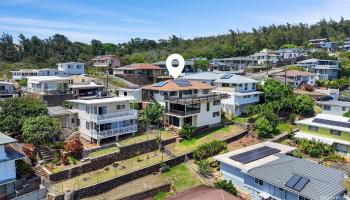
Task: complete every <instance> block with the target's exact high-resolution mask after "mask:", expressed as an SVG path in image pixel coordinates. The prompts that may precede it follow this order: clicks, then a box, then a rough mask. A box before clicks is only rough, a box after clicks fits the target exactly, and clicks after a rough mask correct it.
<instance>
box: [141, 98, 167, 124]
mask: <svg viewBox="0 0 350 200" xmlns="http://www.w3.org/2000/svg"><path fill="white" fill-rule="evenodd" d="M163 113H164V107H163V106H161V105H160V104H159V103H156V102H151V103H149V104H148V105H147V106H146V108H145V109H144V110H143V113H142V114H143V119H144V121H145V122H146V124H152V125H154V124H157V123H158V122H159V121H160V118H161V117H162V115H163Z"/></svg>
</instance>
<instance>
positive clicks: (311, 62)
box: [297, 58, 339, 80]
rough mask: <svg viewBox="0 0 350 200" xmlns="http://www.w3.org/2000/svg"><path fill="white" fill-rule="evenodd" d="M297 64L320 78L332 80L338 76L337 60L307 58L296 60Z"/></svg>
mask: <svg viewBox="0 0 350 200" xmlns="http://www.w3.org/2000/svg"><path fill="white" fill-rule="evenodd" d="M297 66H300V67H303V68H305V70H306V71H308V72H311V73H314V74H315V75H316V76H317V78H318V79H320V80H332V79H336V78H337V77H338V73H339V61H336V60H320V59H315V58H311V59H307V60H303V61H300V62H297Z"/></svg>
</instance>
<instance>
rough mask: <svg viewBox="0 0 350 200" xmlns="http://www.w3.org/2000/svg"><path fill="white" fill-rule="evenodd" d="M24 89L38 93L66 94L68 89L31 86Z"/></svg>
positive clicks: (23, 88)
mask: <svg viewBox="0 0 350 200" xmlns="http://www.w3.org/2000/svg"><path fill="white" fill-rule="evenodd" d="M22 90H23V91H27V92H32V93H38V94H66V93H68V91H62V90H57V89H40V88H29V87H22Z"/></svg>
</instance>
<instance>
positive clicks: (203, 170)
mask: <svg viewBox="0 0 350 200" xmlns="http://www.w3.org/2000/svg"><path fill="white" fill-rule="evenodd" d="M197 165H198V171H199V173H200V174H202V175H203V176H205V177H209V176H210V175H211V173H212V172H213V170H212V168H211V167H210V162H209V161H208V160H207V159H205V160H200V161H198V162H197Z"/></svg>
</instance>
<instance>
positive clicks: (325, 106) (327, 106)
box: [323, 105, 331, 110]
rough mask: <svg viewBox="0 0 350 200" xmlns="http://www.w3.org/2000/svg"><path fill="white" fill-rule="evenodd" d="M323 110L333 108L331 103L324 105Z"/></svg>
mask: <svg viewBox="0 0 350 200" xmlns="http://www.w3.org/2000/svg"><path fill="white" fill-rule="evenodd" d="M323 110H331V106H329V105H324V106H323Z"/></svg>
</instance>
